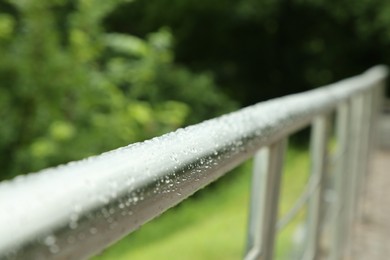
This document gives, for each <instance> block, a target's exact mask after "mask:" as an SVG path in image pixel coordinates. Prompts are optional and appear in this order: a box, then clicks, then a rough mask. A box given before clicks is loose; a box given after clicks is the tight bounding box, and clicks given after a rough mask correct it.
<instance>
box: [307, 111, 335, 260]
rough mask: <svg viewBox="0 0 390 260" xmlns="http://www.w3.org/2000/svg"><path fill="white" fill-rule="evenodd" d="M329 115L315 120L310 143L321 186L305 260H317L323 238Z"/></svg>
mask: <svg viewBox="0 0 390 260" xmlns="http://www.w3.org/2000/svg"><path fill="white" fill-rule="evenodd" d="M329 126H330V120H329V115H322V116H318V117H317V118H315V119H314V122H313V126H312V136H311V141H310V145H311V147H310V150H311V151H310V153H311V174H312V176H316V178H318V179H319V185H318V187H317V189H316V191H315V192H314V193H313V197H312V198H311V200H310V205H309V206H310V208H309V223H308V224H309V226H308V234H307V239H308V245H307V248H306V252H305V255H304V259H307V260H309V259H310V260H312V259H316V258H317V256H318V251H319V246H320V245H319V244H320V238H321V220H322V218H321V215H322V207H323V191H324V184H325V183H324V182H325V181H324V176H325V172H326V168H327V158H328V141H329Z"/></svg>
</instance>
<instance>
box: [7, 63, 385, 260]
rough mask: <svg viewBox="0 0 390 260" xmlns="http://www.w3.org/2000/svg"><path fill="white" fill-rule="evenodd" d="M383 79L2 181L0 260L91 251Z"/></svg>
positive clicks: (250, 110) (379, 75)
mask: <svg viewBox="0 0 390 260" xmlns="http://www.w3.org/2000/svg"><path fill="white" fill-rule="evenodd" d="M386 75H387V69H386V68H385V67H382V66H379V67H375V68H372V69H370V70H368V71H367V72H365V73H363V74H361V75H359V76H356V77H352V78H350V79H347V80H343V81H340V82H338V83H335V84H332V85H329V86H327V87H323V88H319V89H315V90H312V91H308V92H306V93H301V94H295V95H290V96H286V97H282V98H277V99H273V100H269V101H266V102H262V103H259V104H257V105H254V106H251V107H247V108H244V109H241V110H239V111H237V112H234V113H231V114H228V115H224V116H221V117H219V118H215V119H212V120H208V121H205V122H203V123H200V124H197V125H194V126H190V127H187V128H184V129H179V130H177V131H175V132H173V133H169V134H166V135H163V136H161V137H158V138H154V139H151V140H148V141H145V142H142V143H137V144H133V145H129V146H127V147H123V148H120V149H117V150H114V151H111V152H107V153H104V154H101V155H99V156H95V157H91V158H87V159H85V160H82V161H78V162H72V163H69V164H66V165H63V166H59V167H56V168H50V169H46V170H43V171H40V172H38V173H34V174H29V175H26V176H21V177H16V178H15V179H13V180H11V181H5V182H2V183H0V212H1V213H0V259H3V258H5V259H7V258H10V259H13V258H16V259H27V258H28V259H44V258H51V259H82V258H87V257H89V256H91V255H93V254H96V253H98V252H99V251H101V250H102V249H103V248H105V247H107V246H108V245H110V244H112V243H114V242H115V241H117V240H118V239H120V238H122V237H123V236H125V235H127V234H129V233H130V232H132V231H134V230H135V229H137V228H138V227H139V226H141V225H142V224H144V223H145V222H147V221H149V220H151V219H152V218H154V217H156V216H158V215H159V214H161V213H162V212H164V211H166V210H167V209H168V208H170V207H172V206H174V205H176V204H178V203H179V202H181V201H182V200H184V199H185V198H187V197H188V196H190V195H191V194H193V193H194V192H195V191H197V190H199V189H201V188H202V187H204V186H206V185H207V184H209V183H211V182H212V181H214V180H216V179H217V178H218V177H220V176H221V175H223V174H225V173H226V172H227V171H229V170H230V169H232V168H234V167H236V166H237V165H239V164H241V163H242V162H244V161H245V160H247V159H248V158H250V157H251V156H253V155H254V154H255V153H256V151H257V150H259V149H260V148H261V147H263V146H267V145H270V144H272V143H274V142H276V141H278V140H280V139H282V138H283V137H286V136H288V135H290V134H291V133H293V132H294V131H296V130H298V129H300V128H302V127H304V126H306V125H308V124H309V123H310V122H311V121H312V120H313V119H314V118H315V117H316V116H319V115H322V114H324V113H327V112H330V111H332V110H335V109H336V108H337V106H338V104H340V103H341V102H343V101H345V100H347V99H349V98H350V97H351V96H352V95H356V94H357V93H361V92H364V91H366V90H367V89H370V88H372V87H373V86H375V85H377V84H379V83H380V82H382V81H383V80H384V79H385V77H386Z"/></svg>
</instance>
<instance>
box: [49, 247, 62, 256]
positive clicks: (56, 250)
mask: <svg viewBox="0 0 390 260" xmlns="http://www.w3.org/2000/svg"><path fill="white" fill-rule="evenodd" d="M49 250H50V252H51V253H52V254H56V253H58V252H59V251H60V248H59V247H58V246H57V245H51V246H50V247H49Z"/></svg>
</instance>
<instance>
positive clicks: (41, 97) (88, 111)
mask: <svg viewBox="0 0 390 260" xmlns="http://www.w3.org/2000/svg"><path fill="white" fill-rule="evenodd" d="M389 24H390V2H388V1H385V0H357V1H347V0H337V1H335V0H330V1H329V0H328V1H325V0H283V1H272V0H262V1H258V0H235V1H234V0H207V1H205V0H203V1H199V0H169V1H167V0H148V1H146V0H136V1H134V0H133V1H131V0H108V1H98V0H0V169H1V172H0V180H5V179H9V178H12V177H14V176H16V175H19V174H25V173H28V172H34V171H37V170H39V169H42V168H46V167H49V166H53V165H57V164H60V163H65V162H68V161H71V160H77V159H81V158H84V157H87V156H90V155H94V154H98V153H101V152H103V151H107V150H110V149H114V148H117V147H120V146H124V145H127V144H129V143H133V142H137V141H142V140H145V139H148V138H151V137H153V136H157V135H161V134H163V133H166V132H169V131H172V130H174V129H176V128H178V127H183V126H186V125H188V124H193V123H197V122H199V121H202V120H205V119H207V118H211V117H215V116H217V115H220V114H223V113H227V112H229V111H232V110H235V109H237V108H239V107H240V106H246V105H250V104H253V103H256V102H259V101H262V100H266V99H269V98H273V97H277V96H281V95H285V94H290V93H295V92H300V91H304V90H308V89H310V88H313V87H318V86H321V85H324V84H328V83H330V82H333V81H336V80H339V79H342V78H345V77H348V76H352V75H354V74H358V73H361V72H362V71H364V70H365V69H367V68H368V67H370V66H372V65H375V64H378V63H382V64H389V59H390V56H389V54H390V53H389V52H390V48H389V47H390V27H389ZM301 161H302V160H301ZM297 164H299V163H298V162H297ZM238 172H245V171H244V170H241V171H238ZM245 174H246V175H248V173H242V174H236V175H240V176H241V175H242V176H246V175H245ZM231 175H232V176H236V175H235V174H231ZM299 176H300V178H304V176H305V175H302V174H301V175H299ZM227 178H230V177H227ZM235 178H236V177H231V179H232V180H235ZM237 178H238V177H237ZM243 178H244V177H243ZM245 178H246V177H245ZM245 178H244V179H245ZM244 179H243V180H238V179H237V183H245V180H244ZM229 182H230V181H222V182H219V183H220V184H218V186H217V188H215V190H214V189H211V190H207V191H206V192H209V193H210V194H214V196H217V197H218V196H219V195H218V194H220V193H222V190H223V191H224V192H227V190H228V189H229V190H230V188H226V189H222V188H219V189H221V190H220V191H218V187H224V186H225V185H228V184H227V183H229ZM239 185H241V186H240V187H241V188H231V189H232V191H229V192H231V194H234V192H236V193H237V194H238V193H239V194H242V197H240V198H241V199H242V200H245V199H246V197H245V196H247V195H245V194H246V193H245V192H247V190H248V187H247V186H245V185H246V184H239ZM229 192H228V193H229ZM289 192H293V191H287V193H289ZM229 194H230V193H229ZM237 194H236V195H237ZM209 196H211V195H209V194H208V195H207V197H209ZM226 196H228V195H226ZM201 198H202V196H197V197H196V198H195V199H193V201H192V200H190V201H189V202H188V206H181V208H182V209H181V210H182V212H183V213H180V212H181V211H178V212H175V210H176V209H174V210H173V211H172V212H175V213H169V214H168V215H167V216H166V217H165V218H164V219H165V220H164V219H163V220H159V221H160V222H159V223H162V224H153V223H152V224H150V225H151V226H152V228H149V229H148V228H147V227H146V228H145V230H154V234H150V236H146V235H141V234H140V235H137V234H135V235H134V239H133V240H134V241H135V240H137V241H138V240H139V241H142V243H141V242H132V243H133V244H136V245H138V244H139V245H140V248H141V249H140V250H141V251H142V248H148V247H146V246H142V245H141V244H144V242H145V241H146V240H158V241H160V242H159V243H158V245H157V247H158V246H159V245H162V244H161V238H159V239H154V238H153V239H151V238H150V237H154V236H156V234H157V233H158V234H160V233H165V230H168V229H172V228H171V227H172V223H173V222H172V221H171V220H168V219H172V218H173V217H172V216H174V215H178V216H179V218H180V216H181V215H183V216H185V217H186V218H183V220H181V221H183V222H188V223H192V222H191V221H190V220H191V219H197V218H198V215H199V214H201V213H196V212H198V211H199V212H204V210H206V211H208V210H209V209H210V208H213V206H212V205H211V204H212V203H216V204H221V205H223V203H222V202H221V200H219V199H215V201H214V200H213V199H210V200H211V201H212V202H207V201H208V199H207V200H203V202H202V199H201ZM226 200H227V201H230V200H231V199H228V197H226ZM210 203H211V204H210ZM237 203H239V202H237V200H234V199H232V201H230V204H229V203H228V202H226V212H228V213H229V214H224V215H223V216H226V215H228V216H229V218H230V220H226V223H225V222H221V221H220V218H221V216H220V217H215V218H210V222H202V221H200V220H199V221H200V222H197V223H203V224H200V225H204V226H207V227H208V228H209V230H214V229H218V228H220V225H219V224H217V222H218V223H219V222H221V223H220V224H221V225H222V224H223V223H225V224H227V223H228V222H229V221H233V222H236V221H237V222H239V221H241V222H245V218H246V217H245V213H244V212H245V211H244V210H243V209H241V210H240V209H238V208H237V205H236V204H237ZM289 203H291V202H289ZM193 204H194V205H195V204H196V205H198V204H199V205H200V206H199V209H198V210H196V212H195V210H192V209H191V208H193V207H195V206H194V205H193ZM285 204H286V205H287V204H288V203H287V202H286V203H285ZM235 205H236V206H235ZM282 207H283V206H282ZM179 209H180V207H179ZM179 209H178V210H179ZM221 210H222V208H221ZM235 213H237V214H236V215H235ZM194 221H195V220H194ZM213 221H214V222H213ZM224 221H225V220H224ZM225 224H223V225H225ZM153 225H155V226H153ZM235 226H240V228H241V229H240V230H233V229H232V230H231V232H232V234H234V239H235V237H236V236H237V237H240V239H241V238H242V236H243V235H242V232H243V229H242V227H244V226H245V225H235ZM178 227H182V226H181V225H178ZM196 229H197V228H196ZM176 230H181V228H180V229H179V228H177V229H176ZM191 230H192V231H191ZM193 230H194V228H191V227H189V226H186V228H184V226H183V230H181V231H180V232H184V233H180V234H181V235H180V234H179V233H177V234H179V235H178V237H177V238H173V237H175V236H174V235H172V236H171V238H172V239H173V240H175V239H176V242H177V241H179V240H180V241H181V237H189V236H190V237H194V239H195V238H196V237H197V236H200V237H201V238H202V237H204V234H202V231H200V233H198V234H194V233H191V232H193ZM197 230H198V229H197ZM199 230H200V229H199ZM144 232H145V233H148V231H144ZM186 232H188V233H186ZM209 232H211V231H209ZM213 232H214V231H213ZM240 232H241V233H240ZM151 233H153V232H151ZM175 234H176V233H175ZM199 234H200V235H199ZM289 234H291V232H290V233H289ZM160 235H161V234H160ZM143 237H144V238H143ZM221 239H222V238H221ZM216 240H217V239H216ZM229 241H230V242H229ZM229 241H228V243H232V241H233V240H229ZM234 241H236V240H234ZM235 243H236V244H235V246H233V245H231V247H230V246H229V248H231V249H232V250H235V248H236V246H237V245H238V244H237V242H235ZM282 244H283V243H282ZM241 245H242V244H240V248H241ZM123 247H125V246H123V245H122V246H119V247H117V248H119V249H117V250H116V251H115V250H114V249H113V250H114V251H108V253H107V254H108V255H110V254H111V253H110V252H117V253H118V256H119V255H120V254H125V255H126V254H127V253H123V252H122V249H120V248H123ZM134 247H135V246H134ZM131 248H133V246H131ZM282 248H283V246H282ZM163 250H166V249H163ZM186 250H187V249H186ZM210 250H211V249H210ZM146 251H149V249H147V250H146ZM217 251H221V250H217V249H215V252H214V251H213V252H211V251H210V252H211V255H210V257H214V255H213V254H214V253H215V254H219V253H218V252H217ZM281 251H283V250H281ZM188 252H192V251H188ZM229 252H230V251H229ZM152 254H153V253H152ZM237 254H240V253H237ZM232 256H236V253H232ZM145 257H146V256H145ZM215 257H216V256H215Z"/></svg>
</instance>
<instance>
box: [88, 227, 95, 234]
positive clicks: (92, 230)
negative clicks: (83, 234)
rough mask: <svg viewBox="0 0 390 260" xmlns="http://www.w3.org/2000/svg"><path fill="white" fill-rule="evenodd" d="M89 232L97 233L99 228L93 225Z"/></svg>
mask: <svg viewBox="0 0 390 260" xmlns="http://www.w3.org/2000/svg"><path fill="white" fill-rule="evenodd" d="M89 232H90V233H91V234H92V235H94V234H96V233H97V228H95V227H91V228H90V229H89Z"/></svg>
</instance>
